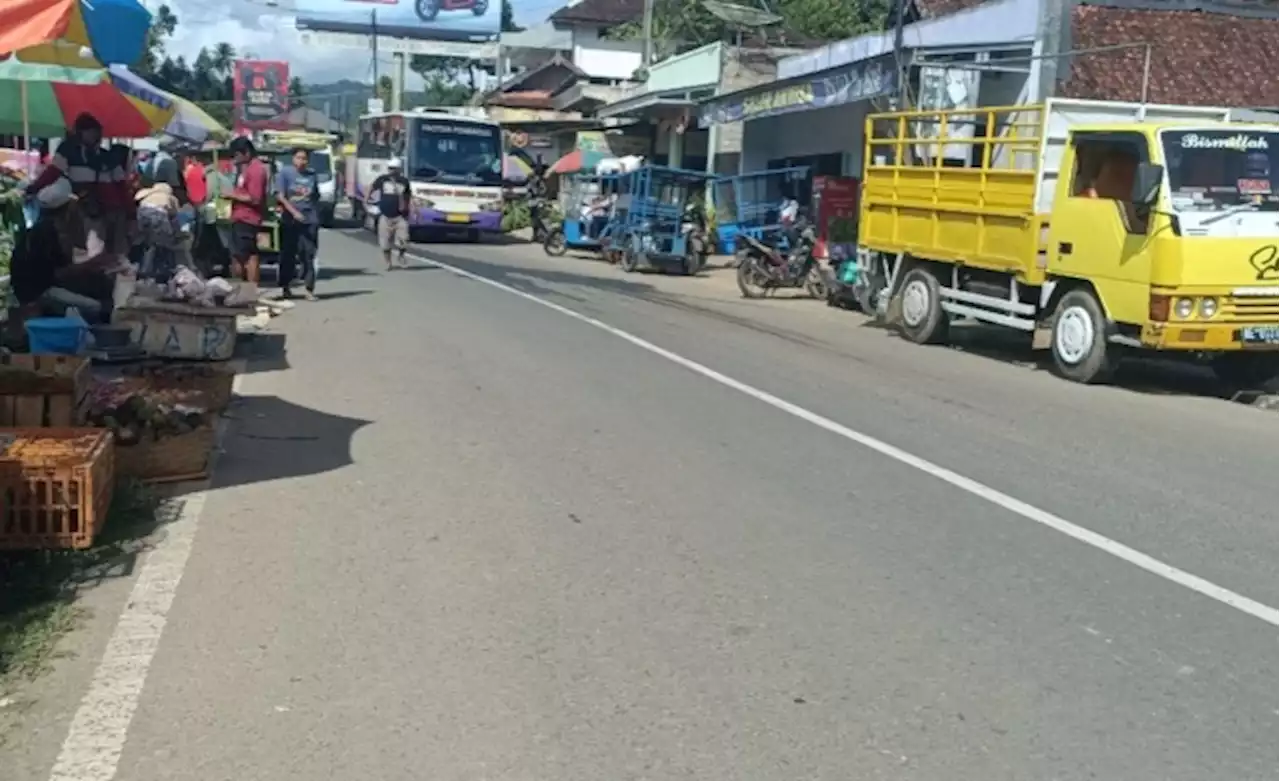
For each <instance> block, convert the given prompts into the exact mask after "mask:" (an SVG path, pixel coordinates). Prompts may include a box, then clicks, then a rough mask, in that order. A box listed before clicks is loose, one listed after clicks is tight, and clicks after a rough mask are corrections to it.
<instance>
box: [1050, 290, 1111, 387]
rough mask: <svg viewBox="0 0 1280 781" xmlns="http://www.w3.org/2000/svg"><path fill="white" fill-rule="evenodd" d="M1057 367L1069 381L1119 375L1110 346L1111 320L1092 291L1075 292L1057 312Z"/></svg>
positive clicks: (1086, 381) (1054, 343) (1053, 344)
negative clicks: (1108, 341) (1108, 326)
mask: <svg viewBox="0 0 1280 781" xmlns="http://www.w3.org/2000/svg"><path fill="white" fill-rule="evenodd" d="M1052 334H1053V338H1052V340H1051V346H1050V347H1051V351H1052V353H1053V365H1054V367H1055V368H1056V369H1057V370H1058V373H1059V374H1061V375H1062V376H1063V377H1066V378H1067V379H1068V380H1072V381H1074V382H1079V383H1084V384H1086V385H1087V384H1090V383H1097V382H1105V381H1106V380H1107V379H1109V378H1110V377H1111V375H1112V374H1113V373H1114V372H1115V367H1116V366H1115V365H1116V361H1115V356H1114V355H1113V354H1112V352H1113V351H1112V350H1111V349H1110V345H1109V344H1108V343H1107V318H1106V316H1105V315H1103V313H1102V304H1100V303H1099V302H1098V299H1097V297H1096V296H1094V295H1093V293H1092V292H1090V291H1088V290H1084V289H1079V290H1072V291H1070V292H1068V293H1067V294H1066V295H1064V296H1063V297H1062V300H1060V301H1059V302H1058V306H1057V308H1056V309H1054V310H1053V329H1052Z"/></svg>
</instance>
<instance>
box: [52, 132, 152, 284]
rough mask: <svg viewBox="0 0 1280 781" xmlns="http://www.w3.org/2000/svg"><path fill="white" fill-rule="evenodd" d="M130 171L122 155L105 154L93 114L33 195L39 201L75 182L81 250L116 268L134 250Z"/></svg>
mask: <svg viewBox="0 0 1280 781" xmlns="http://www.w3.org/2000/svg"><path fill="white" fill-rule="evenodd" d="M126 166H127V161H125V160H121V159H120V155H118V154H113V153H112V151H111V150H107V149H103V148H102V123H100V122H99V121H98V120H97V119H96V118H95V117H94V116H93V115H92V114H88V113H85V114H81V115H80V116H78V117H76V121H75V125H74V126H73V128H72V132H71V133H69V134H68V135H67V137H66V138H65V139H63V141H62V143H61V144H59V145H58V150H57V152H55V153H54V155H53V158H52V160H51V161H50V164H49V166H48V167H47V168H45V169H44V171H43V172H42V173H41V174H40V176H38V177H36V180H35V181H33V182H32V183H31V184H30V185H28V186H27V194H28V195H35V194H36V193H38V192H40V191H41V190H43V189H45V188H46V187H48V186H50V185H52V184H54V183H55V182H57V181H58V180H59V179H62V178H63V177H66V178H67V179H69V180H70V182H71V186H72V189H73V191H74V194H75V196H76V199H77V201H78V206H79V212H80V216H81V218H82V219H83V221H84V233H83V234H82V236H80V237H77V241H76V243H77V246H80V247H83V248H84V250H85V252H86V253H87V257H88V258H90V259H96V258H98V257H99V256H103V255H105V256H108V258H109V259H108V260H107V261H104V265H107V266H114V265H115V262H116V261H117V260H118V259H120V258H122V257H124V256H125V255H126V253H128V251H129V244H130V241H129V223H130V220H131V219H132V216H133V195H132V193H131V192H130V188H129V184H128V178H129V177H128V171H127V170H126Z"/></svg>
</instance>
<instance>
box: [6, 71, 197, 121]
mask: <svg viewBox="0 0 1280 781" xmlns="http://www.w3.org/2000/svg"><path fill="white" fill-rule="evenodd" d="M175 108H176V106H175V104H174V102H173V101H172V100H171V99H169V98H168V97H166V96H165V95H164V94H163V93H161V92H160V91H159V90H157V89H155V88H154V87H152V86H151V85H149V84H147V83H146V82H141V84H138V83H126V82H124V81H123V80H119V79H114V78H112V76H111V74H110V73H109V72H108V71H106V70H105V69H102V68H67V67H63V66H60V65H39V64H34V63H28V62H22V61H19V60H17V59H15V58H12V57H10V58H9V59H7V60H5V61H3V62H0V133H13V134H23V135H26V136H36V137H41V138H61V137H62V136H63V135H65V134H66V132H67V129H68V128H70V127H71V125H72V123H74V122H75V119H76V117H77V116H79V115H80V114H82V113H86V112H87V113H89V114H92V115H93V116H94V117H96V118H97V119H98V121H99V122H101V123H102V133H103V135H104V136H105V137H107V138H144V137H146V136H149V135H151V134H152V133H154V132H156V131H157V130H162V129H163V128H164V126H165V125H167V124H168V123H169V121H170V120H171V119H173V113H174V110H175Z"/></svg>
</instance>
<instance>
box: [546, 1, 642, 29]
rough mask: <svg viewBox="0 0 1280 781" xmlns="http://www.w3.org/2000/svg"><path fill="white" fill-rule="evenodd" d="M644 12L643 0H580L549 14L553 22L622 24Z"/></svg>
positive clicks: (637, 17)
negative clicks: (580, 0)
mask: <svg viewBox="0 0 1280 781" xmlns="http://www.w3.org/2000/svg"><path fill="white" fill-rule="evenodd" d="M643 14H644V0H582V2H580V3H577V4H575V5H569V6H565V7H564V8H561V9H560V10H559V11H556V12H555V13H554V14H552V15H551V21H553V22H570V23H572V22H581V23H587V24H622V23H623V22H630V21H633V20H635V19H639V18H640V17H641V16H642V15H643Z"/></svg>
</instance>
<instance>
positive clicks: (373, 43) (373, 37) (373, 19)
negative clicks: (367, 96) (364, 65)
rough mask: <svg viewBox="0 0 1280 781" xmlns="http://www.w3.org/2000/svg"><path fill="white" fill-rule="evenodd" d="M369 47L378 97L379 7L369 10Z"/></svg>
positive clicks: (374, 86)
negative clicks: (371, 52)
mask: <svg viewBox="0 0 1280 781" xmlns="http://www.w3.org/2000/svg"><path fill="white" fill-rule="evenodd" d="M369 48H370V49H371V50H372V51H373V96H374V97H375V98H376V97H378V9H376V8H375V9H373V10H372V11H370V12H369Z"/></svg>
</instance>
